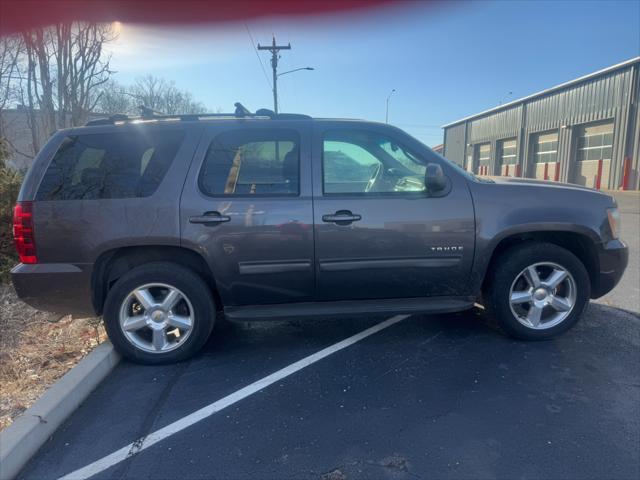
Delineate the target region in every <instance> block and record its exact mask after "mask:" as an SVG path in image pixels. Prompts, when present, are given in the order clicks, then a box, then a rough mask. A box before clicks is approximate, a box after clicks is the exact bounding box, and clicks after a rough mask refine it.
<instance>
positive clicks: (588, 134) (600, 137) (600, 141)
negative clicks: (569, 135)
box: [577, 122, 613, 162]
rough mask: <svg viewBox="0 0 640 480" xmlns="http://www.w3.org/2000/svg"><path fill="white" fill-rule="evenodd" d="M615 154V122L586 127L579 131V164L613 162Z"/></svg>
mask: <svg viewBox="0 0 640 480" xmlns="http://www.w3.org/2000/svg"><path fill="white" fill-rule="evenodd" d="M612 152H613V122H609V123H601V124H599V125H585V126H583V127H580V129H579V130H578V152H577V157H578V161H579V162H584V161H588V160H611V154H612Z"/></svg>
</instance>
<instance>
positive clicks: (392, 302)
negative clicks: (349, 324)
mask: <svg viewBox="0 0 640 480" xmlns="http://www.w3.org/2000/svg"><path fill="white" fill-rule="evenodd" d="M475 300H476V299H475V297H420V298H392V299H382V300H343V301H333V302H299V303H280V304H275V305H246V306H240V307H226V308H225V309H224V313H225V316H226V317H227V318H228V319H229V320H233V321H250V320H269V319H280V318H290V317H315V316H326V315H354V314H361V313H449V312H459V311H463V310H468V309H470V308H472V307H473V305H474V304H475Z"/></svg>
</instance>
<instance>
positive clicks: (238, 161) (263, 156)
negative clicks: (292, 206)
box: [199, 129, 300, 196]
mask: <svg viewBox="0 0 640 480" xmlns="http://www.w3.org/2000/svg"><path fill="white" fill-rule="evenodd" d="M299 145H300V141H299V138H298V134H297V133H296V132H295V131H292V130H276V129H273V130H262V129H260V130H235V131H230V132H225V133H222V134H220V135H219V136H218V137H216V138H215V140H214V141H213V142H212V143H211V145H210V147H209V150H208V151H207V156H206V158H205V160H204V164H203V166H202V171H201V172H200V181H199V183H200V189H201V190H202V192H203V193H205V194H207V195H215V196H217V195H297V194H298V192H299V183H300V181H299V163H300V147H299Z"/></svg>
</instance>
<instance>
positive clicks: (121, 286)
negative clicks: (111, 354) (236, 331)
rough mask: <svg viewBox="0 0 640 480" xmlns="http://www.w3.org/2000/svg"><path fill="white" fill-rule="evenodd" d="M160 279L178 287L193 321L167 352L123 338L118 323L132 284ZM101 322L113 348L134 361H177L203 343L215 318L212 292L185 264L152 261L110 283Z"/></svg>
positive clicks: (134, 285) (149, 363) (193, 353)
mask: <svg viewBox="0 0 640 480" xmlns="http://www.w3.org/2000/svg"><path fill="white" fill-rule="evenodd" d="M153 283H161V284H167V285H170V286H172V287H175V288H176V289H178V290H179V291H180V292H181V293H183V294H184V296H186V297H187V298H188V301H189V302H190V304H191V307H192V308H193V312H192V313H193V325H192V328H191V330H190V333H189V335H188V336H187V337H186V339H185V340H184V341H183V342H182V343H180V342H176V343H177V346H176V347H175V349H173V350H170V351H167V352H163V351H160V352H148V351H145V350H143V349H141V348H138V347H137V346H135V345H134V344H133V343H132V342H131V341H129V340H128V339H127V337H126V336H125V333H124V331H123V329H122V328H121V326H120V309H121V306H122V304H123V302H125V300H126V299H127V297H128V296H129V294H130V293H131V292H132V291H133V290H134V289H136V288H139V287H141V286H143V285H147V284H153ZM103 316H104V324H105V328H106V330H107V334H108V335H109V339H110V340H111V343H113V346H114V348H115V349H116V350H117V351H118V352H119V353H120V354H121V355H123V356H124V357H126V358H128V359H129V360H132V361H134V362H136V363H142V364H147V365H159V364H166V363H174V362H179V361H181V360H186V359H188V358H190V357H192V356H193V355H195V354H196V353H197V352H198V351H199V350H200V349H201V348H202V347H203V346H204V344H205V343H206V341H207V339H208V338H209V335H210V334H211V330H212V329H213V324H214V322H215V316H216V308H215V304H214V300H213V296H212V294H211V291H210V289H209V287H208V286H207V284H206V283H205V282H204V281H203V279H202V278H201V277H200V276H199V275H198V274H196V273H195V272H193V271H192V270H189V269H188V268H184V267H182V266H180V265H176V264H174V263H169V262H152V263H147V264H145V265H142V266H139V267H136V268H134V269H133V270H131V271H129V272H127V273H126V274H124V275H123V276H122V277H120V278H119V279H118V281H117V282H116V283H115V284H114V285H113V287H112V288H111V289H110V290H109V293H108V294H107V299H106V301H105V305H104V312H103Z"/></svg>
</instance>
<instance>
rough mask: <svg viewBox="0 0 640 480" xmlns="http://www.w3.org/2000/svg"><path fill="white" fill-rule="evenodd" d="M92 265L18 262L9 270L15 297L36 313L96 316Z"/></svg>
mask: <svg viewBox="0 0 640 480" xmlns="http://www.w3.org/2000/svg"><path fill="white" fill-rule="evenodd" d="M92 267H93V265H91V264H82V265H77V264H70V263H38V264H33V265H31V264H24V263H20V264H18V265H16V266H15V267H14V268H13V270H11V281H12V282H13V286H14V287H15V289H16V293H17V294H18V297H19V298H20V299H21V300H22V301H23V302H25V303H27V304H29V305H31V306H32V307H33V308H37V309H38V310H44V311H47V312H56V313H61V314H74V315H82V316H95V315H96V312H95V310H94V308H93V302H92V301H91V273H92Z"/></svg>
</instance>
